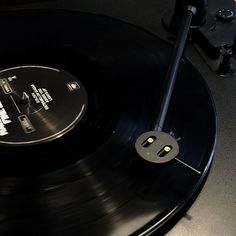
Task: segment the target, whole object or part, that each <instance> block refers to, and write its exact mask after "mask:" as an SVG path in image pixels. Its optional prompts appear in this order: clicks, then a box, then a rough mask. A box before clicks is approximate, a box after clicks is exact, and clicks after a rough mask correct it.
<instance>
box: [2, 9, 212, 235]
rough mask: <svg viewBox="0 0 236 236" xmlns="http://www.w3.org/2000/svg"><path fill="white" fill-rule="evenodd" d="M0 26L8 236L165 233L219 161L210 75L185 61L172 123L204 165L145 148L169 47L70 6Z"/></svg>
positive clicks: (19, 14)
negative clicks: (154, 159) (156, 157)
mask: <svg viewBox="0 0 236 236" xmlns="http://www.w3.org/2000/svg"><path fill="white" fill-rule="evenodd" d="M0 28H1V37H0V55H1V56H0V67H1V70H0V83H1V90H0V99H1V101H0V102H1V104H0V105H1V114H0V116H1V119H2V122H1V127H0V129H1V130H0V131H1V132H2V134H3V135H2V136H1V137H0V156H1V158H0V234H1V235H21V234H22V235H57V236H58V235H66V236H70V235H130V234H141V235H145V234H148V233H150V232H153V231H154V230H156V229H160V227H161V226H162V225H163V224H165V223H166V222H168V221H169V220H170V219H171V218H172V217H173V216H174V215H175V214H176V213H177V212H178V211H179V210H180V209H181V208H182V207H183V206H184V205H185V204H186V203H187V202H188V201H189V199H190V197H191V196H192V195H193V194H194V193H195V192H196V190H197V189H198V188H199V186H200V184H201V183H202V181H203V179H204V177H205V176H206V174H207V172H208V170H209V167H210V164H211V162H212V158H213V153H214V146H215V135H216V115H215V111H214V106H213V103H212V99H211V96H210V94H209V91H208V88H207V86H206V84H205V82H204V80H203V78H202V76H201V75H200V74H199V73H198V71H197V70H196V69H195V68H194V67H193V66H192V64H191V63H190V62H189V61H188V60H187V59H183V60H182V62H181V68H180V72H179V76H178V78H177V82H176V87H175V92H174V95H173V97H172V102H171V106H170V109H169V111H168V117H167V122H166V124H165V127H164V130H165V131H166V132H173V133H174V134H175V136H176V137H177V138H180V141H179V146H180V153H179V156H178V158H179V160H181V161H183V162H184V163H186V164H187V165H189V166H191V167H193V168H194V169H196V170H198V173H197V172H195V171H193V170H191V169H190V168H188V167H186V166H184V165H183V164H181V163H179V162H177V161H175V160H173V161H170V162H168V163H164V164H153V163H149V162H146V161H145V160H143V159H142V158H140V157H139V156H138V154H137V153H136V151H135V141H136V139H137V138H138V136H139V135H140V134H142V133H143V132H146V131H148V130H150V128H151V126H152V125H153V120H155V118H154V117H155V114H156V111H157V110H158V105H157V104H158V102H159V99H160V93H161V90H162V85H163V78H164V75H165V73H166V70H167V67H168V63H169V59H170V55H171V50H172V49H171V46H170V45H168V44H167V43H165V42H164V41H162V40H160V39H159V38H157V37H156V36H154V35H152V34H150V33H148V32H146V31H144V30H142V29H140V28H138V27H135V26H133V25H130V24H127V23H124V22H121V21H119V20H115V19H112V18H109V17H104V16H98V15H93V14H88V13H79V12H73V11H64V10H42V9H41V10H21V11H13V12H1V14H0ZM50 98H51V100H50ZM18 113H19V114H18ZM4 119H5V120H4ZM1 132H0V133H1Z"/></svg>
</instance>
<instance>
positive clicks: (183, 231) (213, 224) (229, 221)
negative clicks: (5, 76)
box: [4, 0, 236, 236]
mask: <svg viewBox="0 0 236 236" xmlns="http://www.w3.org/2000/svg"><path fill="white" fill-rule="evenodd" d="M12 2H14V1H12ZM18 2H19V1H18ZM22 2H24V1H22ZM25 2H27V1H25ZM28 2H30V1H28ZM31 2H32V1H31ZM227 4H229V5H230V6H231V7H233V8H234V9H236V2H235V1H233V0H217V1H215V0H211V1H209V11H211V12H213V13H214V12H216V11H217V10H218V9H219V8H221V7H222V8H224V7H226V5H227ZM38 6H40V7H58V8H61V7H63V8H68V9H78V10H82V11H86V12H87V11H88V12H93V13H99V14H104V15H109V16H113V17H115V18H118V19H122V20H125V21H128V22H130V23H133V24H135V25H138V26H141V27H143V28H145V29H147V30H149V31H150V32H152V33H154V34H156V35H158V36H159V37H160V38H163V39H164V40H167V38H168V35H169V34H168V33H167V32H166V31H165V30H164V29H163V27H162V26H161V18H162V16H163V13H164V12H165V11H167V10H169V9H172V8H173V7H174V1H173V0H165V1H161V0H155V1H154V0H149V1H147V0H119V1H115V0H80V1H78V0H77V1H76V0H64V1H63V0H60V1H49V2H46V1H42V2H41V3H35V1H34V3H28V4H25V5H24V4H18V5H17V6H14V8H31V7H38ZM4 8H5V7H4ZM7 8H11V7H10V6H8V7H7ZM186 54H187V56H188V58H189V59H190V60H191V61H192V63H193V64H194V66H195V67H196V68H197V69H198V70H199V71H200V73H201V74H202V75H203V77H204V78H205V80H206V81H207V83H208V85H209V87H210V90H211V92H212V95H213V98H214V101H215V105H216V111H217V116H218V135H217V136H218V137H217V148H216V155H215V158H214V161H213V165H212V167H211V170H210V173H209V176H208V178H207V180H206V183H205V185H204V187H203V189H202V191H201V192H200V194H199V196H198V197H197V199H196V200H195V202H194V203H193V205H192V206H191V207H190V209H189V210H188V211H187V213H186V215H185V216H184V217H182V219H181V220H180V221H178V222H177V223H176V224H175V225H174V227H172V229H170V230H169V232H167V234H166V235H168V236H175V235H178V236H179V235H182V236H187V235H196V236H198V235H226V236H231V235H232V236H233V235H235V234H236V223H235V222H236V158H235V155H236V76H234V77H228V78H223V77H219V76H217V75H216V73H215V71H213V70H214V69H212V67H211V66H209V65H211V64H214V63H215V62H214V61H212V60H210V59H209V58H207V57H206V56H203V54H202V53H199V50H198V49H197V47H196V46H195V45H193V44H189V45H188V46H187V50H186Z"/></svg>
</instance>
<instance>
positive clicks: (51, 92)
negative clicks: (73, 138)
mask: <svg viewBox="0 0 236 236" xmlns="http://www.w3.org/2000/svg"><path fill="white" fill-rule="evenodd" d="M0 77H1V79H0V86H1V92H0V101H1V103H0V105H1V107H0V109H1V110H0V118H1V123H0V136H1V141H0V143H1V144H4V145H31V144H39V143H42V142H47V141H52V140H54V139H56V138H59V137H61V136H63V135H64V134H66V133H67V132H68V131H70V130H71V129H72V128H73V127H74V126H75V125H76V124H77V123H78V122H79V121H80V120H81V119H82V117H83V115H84V114H85V111H86V107H87V93H86V91H85V88H84V87H83V85H82V84H81V82H80V81H78V79H77V78H75V77H74V76H72V75H71V74H69V73H67V72H65V71H61V70H59V69H56V68H51V67H47V66H39V65H22V66H18V67H12V68H9V69H5V70H2V71H0Z"/></svg>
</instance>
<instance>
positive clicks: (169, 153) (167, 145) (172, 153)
mask: <svg viewBox="0 0 236 236" xmlns="http://www.w3.org/2000/svg"><path fill="white" fill-rule="evenodd" d="M196 11H197V9H196V7H194V6H191V5H188V6H186V7H185V9H184V14H183V17H182V22H181V24H180V27H179V31H178V35H177V39H176V42H175V46H174V49H173V53H172V57H171V60H170V64H169V68H168V71H167V73H166V76H165V79H164V86H163V91H162V96H161V102H160V110H159V113H158V115H157V118H156V122H155V127H154V129H153V130H152V131H148V132H145V133H143V134H142V135H141V136H139V138H138V139H137V141H136V143H135V148H136V151H137V153H138V154H139V155H140V156H141V157H142V158H144V159H145V160H147V161H150V162H153V163H165V162H169V161H171V160H173V159H176V160H177V161H179V162H180V163H181V164H183V165H185V166H186V167H188V168H190V169H192V170H193V171H195V172H197V173H200V172H199V171H198V170H196V169H194V168H193V167H191V166H189V165H187V164H186V163H184V162H182V161H181V160H179V159H178V158H177V156H178V154H179V145H178V141H177V140H176V138H175V137H174V135H173V134H172V133H166V132H163V127H164V124H165V120H166V115H167V112H168V108H169V105H170V101H171V97H172V94H173V90H174V86H175V81H176V77H177V74H178V69H179V65H180V62H181V58H182V54H183V51H184V47H185V44H186V40H187V36H188V32H189V29H190V26H191V21H192V18H193V16H194V15H195V14H196Z"/></svg>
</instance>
